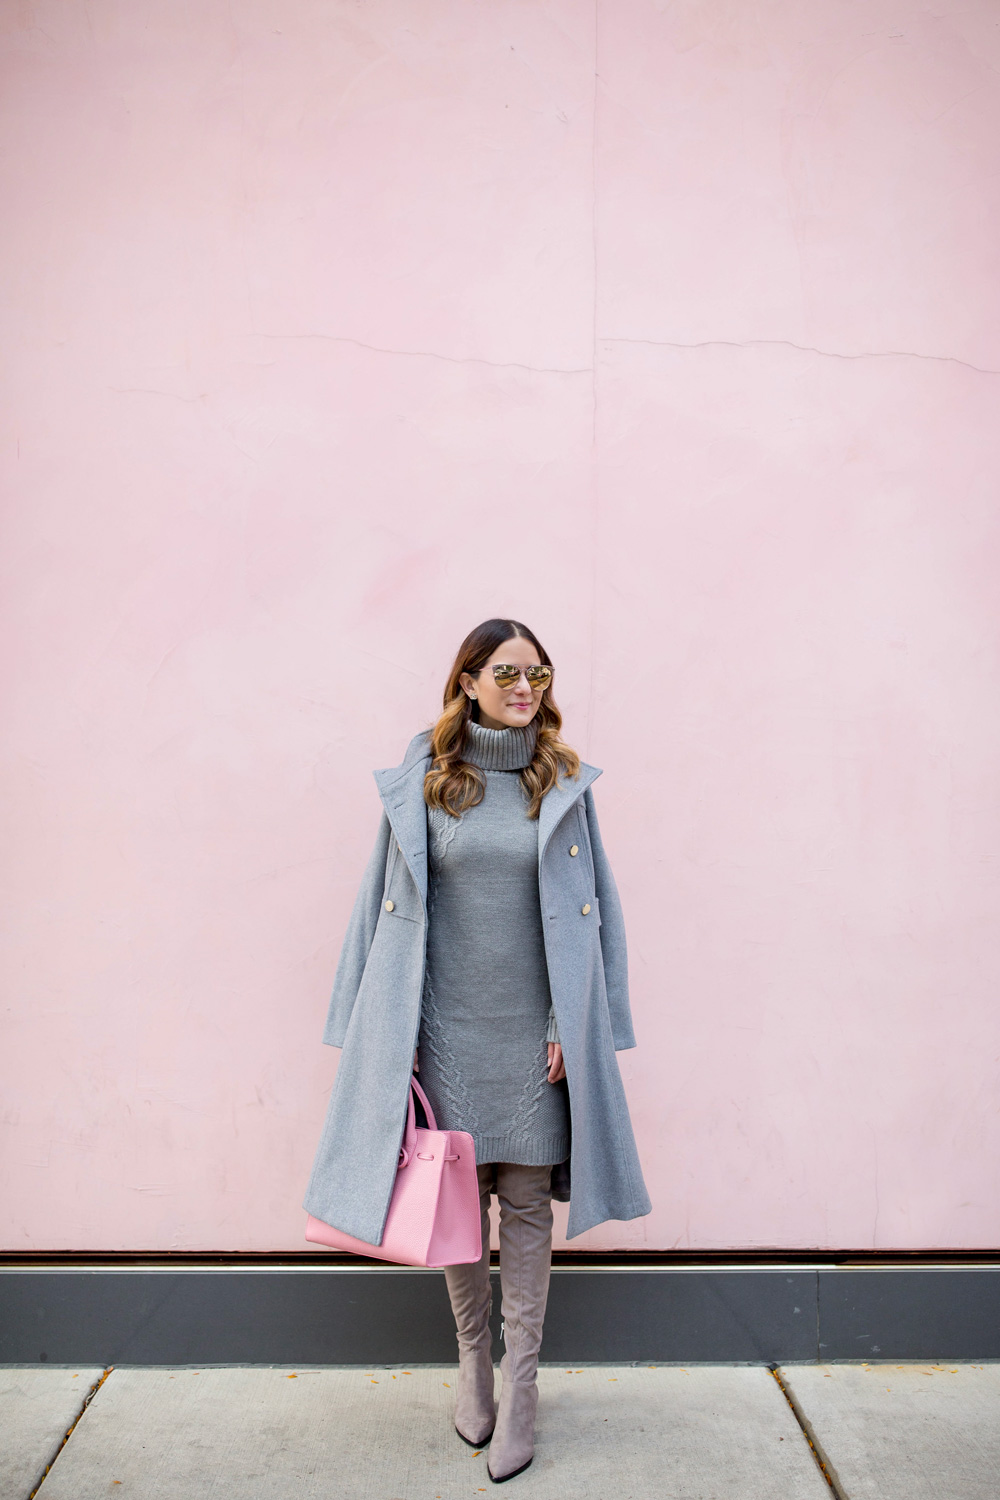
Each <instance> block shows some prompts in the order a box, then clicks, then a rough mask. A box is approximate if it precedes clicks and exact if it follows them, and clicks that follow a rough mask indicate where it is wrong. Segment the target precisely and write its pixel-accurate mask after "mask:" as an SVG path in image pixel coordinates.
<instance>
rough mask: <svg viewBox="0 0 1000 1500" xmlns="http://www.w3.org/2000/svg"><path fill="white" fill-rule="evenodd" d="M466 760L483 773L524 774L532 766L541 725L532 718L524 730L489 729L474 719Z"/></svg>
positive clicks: (471, 725)
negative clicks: (527, 767)
mask: <svg viewBox="0 0 1000 1500" xmlns="http://www.w3.org/2000/svg"><path fill="white" fill-rule="evenodd" d="M467 731H468V733H467V738H466V742H465V749H464V751H463V752H462V759H463V760H466V761H468V762H469V764H470V765H473V766H478V767H479V769H480V770H481V771H523V770H524V767H525V766H527V765H530V764H531V758H532V756H533V755H534V753H535V741H536V740H537V738H538V723H537V721H536V720H535V719H532V721H531V723H530V724H525V725H524V726H523V727H522V728H516V727H513V728H510V729H487V728H486V727H485V726H484V725H482V724H477V723H476V722H475V720H474V719H470V720H469V722H468V725H467Z"/></svg>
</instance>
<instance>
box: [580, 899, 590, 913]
mask: <svg viewBox="0 0 1000 1500" xmlns="http://www.w3.org/2000/svg"><path fill="white" fill-rule="evenodd" d="M580 910H581V911H582V912H583V915H584V916H586V915H587V913H588V912H589V911H590V902H589V901H588V902H587V903H586V905H584V906H581V907H580Z"/></svg>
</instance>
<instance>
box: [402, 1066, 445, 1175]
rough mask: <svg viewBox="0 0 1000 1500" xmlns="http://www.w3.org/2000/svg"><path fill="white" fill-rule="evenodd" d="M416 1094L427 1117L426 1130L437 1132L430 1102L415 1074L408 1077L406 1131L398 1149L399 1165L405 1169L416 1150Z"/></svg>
mask: <svg viewBox="0 0 1000 1500" xmlns="http://www.w3.org/2000/svg"><path fill="white" fill-rule="evenodd" d="M414 1094H416V1096H417V1098H418V1099H419V1100H420V1103H421V1104H422V1105H423V1109H424V1114H425V1116H426V1117H427V1129H428V1130H437V1121H436V1120H435V1118H434V1111H433V1110H432V1109H431V1102H430V1100H429V1099H428V1097H427V1095H426V1094H425V1093H424V1091H423V1089H422V1088H421V1087H420V1085H419V1083H418V1082H417V1078H416V1074H415V1073H414V1074H411V1075H410V1087H409V1090H408V1092H407V1095H406V1129H405V1131H404V1132H403V1144H402V1145H401V1146H400V1148H399V1165H400V1166H401V1167H405V1166H406V1164H407V1162H408V1161H409V1160H410V1157H411V1156H412V1155H413V1153H414V1151H415V1150H416V1149H417V1112H416V1110H415V1109H414V1107H413V1096H414Z"/></svg>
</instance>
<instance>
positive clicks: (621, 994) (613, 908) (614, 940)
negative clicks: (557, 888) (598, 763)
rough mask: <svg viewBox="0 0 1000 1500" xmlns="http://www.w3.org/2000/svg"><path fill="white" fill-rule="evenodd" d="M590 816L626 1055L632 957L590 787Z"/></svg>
mask: <svg viewBox="0 0 1000 1500" xmlns="http://www.w3.org/2000/svg"><path fill="white" fill-rule="evenodd" d="M584 807H585V809H586V813H587V831H588V833H589V835H590V848H591V853H592V854H593V858H594V889H595V894H596V896H597V899H598V902H599V903H600V911H601V952H602V954H603V956H604V982H605V985H606V987H607V991H608V1010H609V1012H610V1015H611V1035H612V1037H613V1039H614V1044H615V1051H616V1052H624V1051H626V1050H627V1049H628V1048H629V1047H634V1046H635V1033H634V1032H633V1030H632V1010H631V1007H630V1005H629V998H628V953H627V950H626V945H625V919H624V917H623V916H622V904H621V901H620V900H619V898H618V887H617V886H616V885H615V877H614V876H613V875H612V873H611V866H610V864H609V863H608V856H607V855H606V854H605V852H604V844H603V843H602V842H601V830H600V826H599V825H598V822H597V809H596V808H595V806H594V794H593V792H592V790H591V788H590V787H588V788H587V790H586V792H585V793H584Z"/></svg>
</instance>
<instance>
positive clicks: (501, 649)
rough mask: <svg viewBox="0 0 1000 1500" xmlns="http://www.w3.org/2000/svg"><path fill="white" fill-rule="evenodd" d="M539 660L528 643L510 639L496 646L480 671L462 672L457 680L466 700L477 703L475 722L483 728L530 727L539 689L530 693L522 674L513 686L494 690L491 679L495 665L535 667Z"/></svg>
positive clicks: (494, 683)
mask: <svg viewBox="0 0 1000 1500" xmlns="http://www.w3.org/2000/svg"><path fill="white" fill-rule="evenodd" d="M540 665H541V657H540V656H539V655H538V652H537V651H536V650H535V648H534V646H533V645H532V644H531V642H530V641H526V640H523V639H522V637H521V636H519V635H515V636H512V637H511V639H510V640H509V641H504V643H503V645H502V646H498V647H497V649H496V650H495V651H494V653H493V655H492V656H491V657H490V659H489V661H488V662H487V663H486V665H485V667H483V668H482V670H481V671H480V672H476V673H475V674H473V673H471V672H463V673H462V676H461V678H460V679H459V680H460V682H461V684H462V686H463V688H464V689H465V691H466V692H467V693H468V695H469V697H470V698H476V699H478V700H479V722H480V724H482V725H484V727H485V728H486V729H511V728H516V729H520V728H522V726H523V725H525V724H530V723H531V721H532V719H533V718H534V717H535V714H536V713H537V712H538V709H539V705H540V704H541V701H542V692H541V689H535V690H534V691H533V690H532V688H531V687H530V685H529V683H528V679H527V678H526V677H525V675H524V673H523V672H522V673H521V675H520V677H519V678H518V679H517V681H516V682H515V684H514V686H513V687H509V688H502V687H498V686H497V684H496V682H495V681H494V680H493V668H494V667H495V666H511V667H537V666H540Z"/></svg>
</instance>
